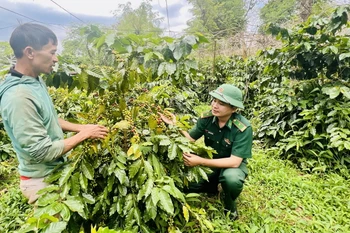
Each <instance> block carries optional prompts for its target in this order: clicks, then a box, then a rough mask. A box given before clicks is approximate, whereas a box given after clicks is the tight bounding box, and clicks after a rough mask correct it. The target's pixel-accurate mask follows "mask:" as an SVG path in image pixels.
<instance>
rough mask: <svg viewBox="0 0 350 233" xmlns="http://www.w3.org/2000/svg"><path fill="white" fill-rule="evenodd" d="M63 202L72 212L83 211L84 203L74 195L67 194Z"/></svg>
mask: <svg viewBox="0 0 350 233" xmlns="http://www.w3.org/2000/svg"><path fill="white" fill-rule="evenodd" d="M63 203H64V204H66V205H67V206H68V208H69V209H70V210H71V211H73V212H78V213H82V212H84V210H83V209H84V205H83V204H82V203H81V201H80V200H79V199H78V198H76V197H72V196H69V197H68V198H67V200H66V201H63Z"/></svg>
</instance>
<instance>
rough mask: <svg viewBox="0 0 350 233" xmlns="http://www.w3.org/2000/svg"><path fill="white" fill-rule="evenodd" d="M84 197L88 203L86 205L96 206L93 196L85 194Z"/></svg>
mask: <svg viewBox="0 0 350 233" xmlns="http://www.w3.org/2000/svg"><path fill="white" fill-rule="evenodd" d="M82 196H83V198H84V200H85V201H86V203H88V204H95V199H94V197H93V196H92V195H91V194H87V193H83V194H82Z"/></svg>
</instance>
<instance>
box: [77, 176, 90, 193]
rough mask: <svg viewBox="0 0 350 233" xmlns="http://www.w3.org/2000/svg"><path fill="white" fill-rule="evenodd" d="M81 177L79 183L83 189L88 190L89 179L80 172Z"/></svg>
mask: <svg viewBox="0 0 350 233" xmlns="http://www.w3.org/2000/svg"><path fill="white" fill-rule="evenodd" d="M79 176H80V178H79V184H80V187H81V189H82V190H83V191H87V186H88V180H87V178H86V176H84V175H83V173H80V175H79Z"/></svg>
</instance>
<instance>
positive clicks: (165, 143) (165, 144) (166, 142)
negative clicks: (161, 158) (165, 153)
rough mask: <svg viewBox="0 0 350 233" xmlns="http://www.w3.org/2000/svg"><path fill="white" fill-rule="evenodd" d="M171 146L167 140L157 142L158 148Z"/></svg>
mask: <svg viewBox="0 0 350 233" xmlns="http://www.w3.org/2000/svg"><path fill="white" fill-rule="evenodd" d="M170 144H171V141H170V140H169V139H168V138H167V139H163V140H161V141H160V142H159V145H160V146H169V145H170Z"/></svg>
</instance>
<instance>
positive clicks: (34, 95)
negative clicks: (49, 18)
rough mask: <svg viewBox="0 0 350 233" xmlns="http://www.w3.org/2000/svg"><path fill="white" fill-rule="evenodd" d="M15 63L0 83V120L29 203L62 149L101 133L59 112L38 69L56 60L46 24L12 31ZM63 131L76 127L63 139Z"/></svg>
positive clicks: (50, 66) (102, 135)
mask: <svg viewBox="0 0 350 233" xmlns="http://www.w3.org/2000/svg"><path fill="white" fill-rule="evenodd" d="M10 45H11V47H12V49H13V51H14V54H15V57H16V64H15V66H14V67H13V68H11V69H10V72H9V74H8V75H7V76H6V78H5V81H4V82H2V83H1V84H0V107H1V116H2V119H3V124H4V127H5V130H6V132H7V134H8V135H9V137H10V139H11V142H12V145H13V147H14V149H15V151H16V155H17V158H18V161H19V166H18V167H19V174H20V179H21V182H20V188H21V191H22V193H23V194H24V196H25V197H27V198H28V199H29V201H28V202H29V203H34V202H35V201H36V199H37V198H38V195H37V191H39V190H40V189H42V188H44V187H46V186H47V184H46V183H45V182H44V178H45V177H46V176H47V175H49V174H50V173H51V172H52V170H53V169H54V168H55V167H56V165H58V164H60V163H62V162H63V161H64V159H65V154H66V153H67V152H68V151H70V150H71V149H73V148H74V147H76V146H77V145H78V144H79V143H81V142H82V141H84V140H86V139H98V138H100V139H103V138H105V136H106V135H107V133H108V129H107V128H106V127H104V126H100V125H79V124H73V123H70V122H67V121H64V120H63V119H60V118H58V116H57V113H56V111H55V108H54V105H53V103H52V100H51V98H50V96H49V94H48V92H47V88H46V85H45V83H44V82H43V80H42V78H41V77H39V75H40V74H42V73H44V74H49V73H51V72H52V70H53V66H54V65H55V63H56V62H57V61H58V60H57V56H56V51H57V37H56V35H55V34H54V33H53V32H52V31H51V30H50V29H48V28H47V27H44V26H42V25H39V24H32V23H26V24H22V25H20V26H18V27H17V28H16V29H15V30H14V31H13V33H12V35H11V38H10ZM63 131H70V132H77V134H75V135H74V136H72V137H69V138H66V139H64V136H63Z"/></svg>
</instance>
